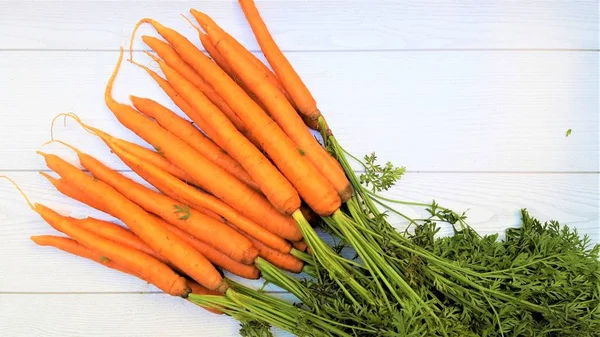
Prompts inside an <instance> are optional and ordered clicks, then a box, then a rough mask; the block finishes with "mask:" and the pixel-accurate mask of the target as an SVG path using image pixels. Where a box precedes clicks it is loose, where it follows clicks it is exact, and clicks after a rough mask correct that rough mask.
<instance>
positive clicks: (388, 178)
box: [360, 152, 406, 192]
mask: <svg viewBox="0 0 600 337" xmlns="http://www.w3.org/2000/svg"><path fill="white" fill-rule="evenodd" d="M364 160H365V162H364V163H363V165H364V168H365V172H364V173H362V174H361V175H360V183H361V184H364V185H365V186H367V187H368V186H369V185H371V190H372V191H373V192H381V191H383V190H388V189H389V188H390V187H392V186H393V185H394V184H395V183H396V181H398V180H399V179H400V178H401V177H402V175H403V174H404V173H405V172H406V168H405V167H404V166H402V167H397V166H394V165H393V164H392V163H391V162H389V161H388V162H387V163H386V164H385V166H381V165H380V164H377V156H376V155H375V152H373V153H371V154H370V155H365V157H364Z"/></svg>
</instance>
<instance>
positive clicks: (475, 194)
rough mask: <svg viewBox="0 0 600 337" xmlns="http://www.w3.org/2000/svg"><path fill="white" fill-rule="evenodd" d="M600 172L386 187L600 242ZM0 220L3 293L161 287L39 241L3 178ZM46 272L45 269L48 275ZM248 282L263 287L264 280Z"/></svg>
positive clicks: (28, 188) (38, 189)
mask: <svg viewBox="0 0 600 337" xmlns="http://www.w3.org/2000/svg"><path fill="white" fill-rule="evenodd" d="M9 175H10V176H11V177H13V178H14V179H15V180H16V181H17V182H18V183H19V184H20V185H21V187H22V188H23V190H24V191H25V193H27V194H28V195H29V197H30V198H31V199H32V200H33V201H36V202H40V203H42V204H44V205H47V206H49V207H52V208H54V209H56V210H57V211H58V212H60V213H61V214H64V215H70V216H74V217H84V216H86V215H89V214H91V215H92V216H97V217H100V218H102V219H107V220H108V219H110V217H108V216H106V215H102V214H101V213H99V212H92V213H90V209H89V208H88V207H85V206H83V205H81V204H78V203H76V202H74V201H71V200H69V199H67V198H66V197H64V196H62V195H60V193H59V192H57V191H56V190H54V189H53V187H52V185H50V183H48V182H46V181H45V180H44V179H43V178H42V177H41V176H39V175H38V174H35V173H33V172H11V173H9ZM128 176H132V175H131V174H128ZM598 177H599V176H598V175H597V174H493V173H479V174H474V173H468V174H463V173H409V174H407V175H406V176H405V177H404V178H403V179H402V181H401V182H400V183H399V184H398V185H397V186H395V187H394V188H393V190H391V191H389V192H388V193H386V195H387V196H390V197H392V198H394V199H402V200H408V201H419V202H431V200H432V199H434V198H435V200H436V201H437V202H438V203H440V204H441V205H443V206H447V207H450V208H453V209H454V210H455V211H457V212H461V211H464V210H466V209H467V208H469V209H470V210H469V211H468V213H467V215H468V216H469V223H470V224H471V225H472V226H474V227H475V228H476V229H478V230H480V231H481V232H482V233H485V234H489V233H495V232H498V231H501V230H502V229H503V228H506V227H509V226H517V225H518V224H519V209H520V208H523V207H526V208H528V210H529V211H530V212H531V214H532V215H534V216H536V217H539V218H540V219H541V220H549V219H556V220H559V221H561V222H563V223H564V224H569V225H572V226H575V227H577V228H578V229H579V230H580V231H581V232H582V233H587V234H589V235H590V236H591V237H592V239H593V241H594V242H597V243H600V227H599V225H598V224H599V223H600V219H599V217H600V214H599V213H600V196H599V193H600V192H599V186H598ZM399 209H400V210H402V211H404V212H405V213H406V214H407V215H409V216H412V217H422V216H424V215H425V214H424V212H423V211H422V210H419V209H418V208H414V207H410V208H406V207H399ZM391 221H392V222H394V223H397V224H398V226H399V228H404V226H405V223H404V222H400V221H398V218H397V217H392V218H391ZM0 224H1V226H0V256H1V257H2V258H0V271H7V272H0V293H14V292H53V293H56V292H60V293H64V292H153V291H157V289H156V288H154V287H153V286H150V285H148V284H146V283H145V282H142V281H139V280H137V279H135V278H133V277H131V276H128V275H122V274H119V273H117V272H115V271H112V270H107V269H106V268H104V267H102V266H100V265H98V264H95V263H93V262H91V261H88V260H83V259H80V258H76V257H72V256H68V255H67V254H65V253H62V252H60V251H56V250H54V249H52V248H48V247H38V246H36V245H35V244H33V243H32V242H31V241H29V236H31V235H38V234H48V233H55V231H54V230H52V229H51V228H50V227H49V226H48V225H47V224H45V223H44V222H43V221H42V220H41V219H40V218H39V216H38V215H37V214H35V213H34V212H33V211H31V210H30V209H29V208H28V207H27V206H26V204H25V202H24V200H22V198H21V196H19V195H18V193H17V192H16V190H15V189H14V188H13V187H12V185H10V184H9V183H8V182H6V181H4V180H0ZM448 230H449V228H444V230H443V231H442V233H443V234H448V233H449V231H448ZM40 275H44V277H43V282H41V281H40ZM246 284H248V285H251V286H253V287H260V286H261V284H262V282H261V281H254V282H247V283H246ZM267 290H277V288H275V287H269V288H267ZM0 317H1V316H0ZM0 335H1V334H0Z"/></svg>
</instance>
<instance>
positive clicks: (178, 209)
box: [173, 205, 192, 220]
mask: <svg viewBox="0 0 600 337" xmlns="http://www.w3.org/2000/svg"><path fill="white" fill-rule="evenodd" d="M173 208H175V212H174V213H175V214H180V215H179V218H178V219H179V220H187V219H189V218H190V216H191V215H192V213H191V210H190V206H188V205H183V206H182V205H173Z"/></svg>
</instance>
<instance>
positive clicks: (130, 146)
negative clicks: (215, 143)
mask: <svg viewBox="0 0 600 337" xmlns="http://www.w3.org/2000/svg"><path fill="white" fill-rule="evenodd" d="M59 117H65V118H67V117H70V118H72V119H73V120H75V121H76V122H77V123H78V124H79V125H81V127H83V128H84V130H86V131H88V132H89V133H91V134H93V135H95V136H98V137H100V139H102V140H103V141H104V143H106V144H108V142H112V143H114V144H115V145H116V146H119V147H120V148H122V149H124V150H125V151H127V152H129V153H131V154H133V155H135V156H136V157H138V158H140V159H142V160H144V161H147V162H149V163H152V165H155V166H157V167H160V168H161V169H162V170H165V171H167V172H169V173H170V174H172V175H174V176H175V177H177V178H179V179H181V180H183V181H185V182H187V183H190V184H194V185H196V186H198V183H197V182H195V181H194V179H193V178H192V177H190V175H189V174H187V173H185V172H183V171H182V170H181V169H180V168H178V167H177V166H175V165H174V164H173V163H171V162H170V161H169V160H168V159H166V158H165V157H164V155H163V153H162V151H161V149H160V148H155V150H156V151H153V150H150V149H148V148H145V147H143V146H141V145H138V144H135V143H132V142H129V141H126V140H124V139H121V138H116V137H112V136H111V135H109V134H107V133H106V132H104V131H102V130H100V129H97V128H94V127H92V126H90V125H88V124H85V123H83V122H82V121H81V119H79V117H78V116H77V115H76V114H74V113H72V112H70V113H60V114H58V115H56V116H55V117H54V119H53V120H52V124H54V122H55V121H56V120H57V119H58V118H59ZM51 129H52V128H51ZM52 139H54V138H52Z"/></svg>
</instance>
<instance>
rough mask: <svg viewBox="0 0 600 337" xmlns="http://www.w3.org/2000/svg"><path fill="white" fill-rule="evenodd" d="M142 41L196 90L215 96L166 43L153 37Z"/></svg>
mask: <svg viewBox="0 0 600 337" xmlns="http://www.w3.org/2000/svg"><path fill="white" fill-rule="evenodd" d="M142 40H143V41H144V43H145V44H147V45H148V47H150V49H152V50H153V51H154V52H155V53H157V54H158V56H159V57H160V58H161V59H163V60H164V61H165V62H167V64H169V65H170V66H171V67H173V68H174V69H177V71H178V72H179V73H180V74H181V75H182V76H183V77H185V79H187V80H188V81H190V82H192V83H193V84H194V85H195V86H196V87H197V88H198V89H200V90H202V91H203V92H207V91H212V92H213V93H214V94H215V95H216V93H215V92H214V90H212V88H211V87H210V85H208V83H206V82H205V81H204V80H203V79H202V77H200V75H198V74H197V73H196V71H195V70H194V69H192V68H191V67H190V66H189V65H188V64H187V63H185V62H184V61H183V60H182V59H181V58H180V57H179V55H177V52H175V50H173V48H171V46H169V44H168V43H166V42H164V41H162V40H160V39H157V38H155V37H154V36H148V35H143V36H142ZM130 58H131V59H133V54H130Z"/></svg>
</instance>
